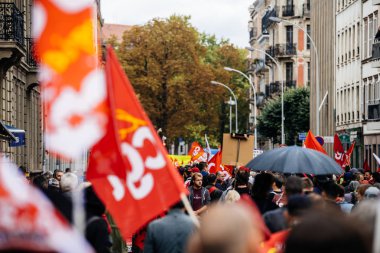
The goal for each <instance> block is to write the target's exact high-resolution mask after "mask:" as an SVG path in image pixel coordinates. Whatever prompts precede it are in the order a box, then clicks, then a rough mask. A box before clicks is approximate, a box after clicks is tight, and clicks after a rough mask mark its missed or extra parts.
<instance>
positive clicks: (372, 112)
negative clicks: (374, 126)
mask: <svg viewBox="0 0 380 253" xmlns="http://www.w3.org/2000/svg"><path fill="white" fill-rule="evenodd" d="M367 108H368V119H369V120H380V101H368V107H367Z"/></svg>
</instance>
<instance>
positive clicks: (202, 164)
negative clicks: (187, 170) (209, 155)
mask: <svg viewBox="0 0 380 253" xmlns="http://www.w3.org/2000/svg"><path fill="white" fill-rule="evenodd" d="M197 167H198V169H199V171H207V163H206V162H200V163H198V164H197Z"/></svg>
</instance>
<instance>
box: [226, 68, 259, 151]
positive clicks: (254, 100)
mask: <svg viewBox="0 0 380 253" xmlns="http://www.w3.org/2000/svg"><path fill="white" fill-rule="evenodd" d="M224 69H225V70H227V71H231V72H235V73H238V74H240V75H242V76H244V78H245V79H247V80H248V82H249V85H250V86H251V88H252V90H253V103H254V106H255V107H254V108H255V109H254V112H255V119H254V124H255V143H254V145H255V146H254V149H257V125H256V118H257V105H256V88H255V86H254V85H253V83H252V80H251V78H249V77H248V76H247V75H246V74H244V73H243V72H241V71H240V70H237V69H233V68H229V67H224Z"/></svg>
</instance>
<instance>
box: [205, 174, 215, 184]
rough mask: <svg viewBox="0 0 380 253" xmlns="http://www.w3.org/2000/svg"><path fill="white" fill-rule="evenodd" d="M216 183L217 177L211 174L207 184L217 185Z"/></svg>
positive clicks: (208, 176)
mask: <svg viewBox="0 0 380 253" xmlns="http://www.w3.org/2000/svg"><path fill="white" fill-rule="evenodd" d="M215 183H216V175H215V174H213V173H211V174H208V175H207V184H208V185H215Z"/></svg>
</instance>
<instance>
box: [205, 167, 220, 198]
mask: <svg viewBox="0 0 380 253" xmlns="http://www.w3.org/2000/svg"><path fill="white" fill-rule="evenodd" d="M216 181H217V180H216V175H215V174H213V173H211V174H208V175H207V182H208V183H207V186H206V189H207V190H208V192H209V193H210V198H211V202H216V201H218V200H219V199H220V197H221V196H222V194H223V192H222V191H221V190H219V189H218V188H217V187H216Z"/></svg>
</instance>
